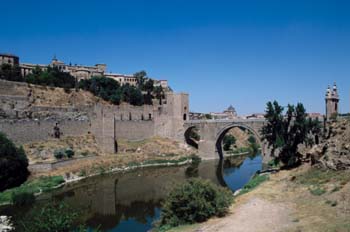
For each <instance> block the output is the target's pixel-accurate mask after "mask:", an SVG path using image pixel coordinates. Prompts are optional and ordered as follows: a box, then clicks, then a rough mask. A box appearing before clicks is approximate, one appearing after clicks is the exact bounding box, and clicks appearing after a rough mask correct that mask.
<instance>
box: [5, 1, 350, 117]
mask: <svg viewBox="0 0 350 232" xmlns="http://www.w3.org/2000/svg"><path fill="white" fill-rule="evenodd" d="M0 6H1V8H2V10H1V20H2V25H1V30H0V52H8V53H14V54H17V55H18V56H20V59H21V61H22V62H31V63H43V64H47V63H49V62H50V59H51V58H52V57H53V55H54V54H56V55H57V57H58V58H59V59H61V60H63V61H65V62H66V63H69V62H72V63H73V64H75V63H77V64H90V65H93V64H95V63H102V62H103V63H106V64H107V65H108V70H109V71H112V72H118V73H126V74H132V73H134V72H136V71H139V70H146V71H147V73H148V74H149V76H152V77H155V78H157V79H168V80H169V83H170V85H171V86H172V88H173V89H174V90H175V91H177V92H180V91H183V92H188V93H189V94H190V109H191V110H192V111H201V112H209V111H221V110H223V109H224V108H226V107H227V106H228V105H230V104H232V105H233V106H235V107H236V110H237V111H238V113H239V114H248V113H254V112H263V111H264V109H265V104H266V102H267V101H269V100H275V99H276V100H278V101H279V102H280V103H281V104H282V105H286V104H287V103H297V102H303V103H304V105H305V107H306V108H307V110H308V111H309V112H321V113H323V112H324V94H325V89H326V87H327V85H328V84H332V83H333V82H334V81H336V82H337V84H338V86H339V92H340V96H341V104H340V110H341V111H342V112H349V104H350V103H349V90H350V76H349V74H350V13H349V12H350V1H336V0H329V1H322V0H317V1H316V0H315V1H308V0H303V1H299V0H293V1H287V0H280V1H277V0H276V1H268V0H266V1H263V0H256V1H254V0H242V1H233V0H232V1H224V0H216V1H214V0H212V1H208V0H200V1H199V0H198V1H195V0H173V1H165V0H162V1H161V0H158V1H155V0H144V1H140V0H139V1H136V0H128V1H112V0H111V1H107V0H105V1H102V0H100V1H89V0H85V1H79V0H77V1H73V0H70V1H67V0H60V1H41V0H37V1H30V0H26V1H24V0H22V1H20V0H11V1H1V4H0Z"/></svg>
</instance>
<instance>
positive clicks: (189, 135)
mask: <svg viewBox="0 0 350 232" xmlns="http://www.w3.org/2000/svg"><path fill="white" fill-rule="evenodd" d="M193 132H195V133H197V134H198V132H199V128H198V127H197V126H190V127H188V128H187V129H186V130H185V133H184V136H185V142H186V143H187V144H188V145H190V146H192V147H194V148H196V149H198V147H199V145H198V143H199V140H200V134H198V136H199V137H198V138H193Z"/></svg>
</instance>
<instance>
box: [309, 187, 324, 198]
mask: <svg viewBox="0 0 350 232" xmlns="http://www.w3.org/2000/svg"><path fill="white" fill-rule="evenodd" d="M310 193H311V194H312V195H314V196H321V195H323V194H325V193H326V190H324V189H323V188H319V187H317V188H314V189H310Z"/></svg>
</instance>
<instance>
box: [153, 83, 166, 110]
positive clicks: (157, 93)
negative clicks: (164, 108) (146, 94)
mask: <svg viewBox="0 0 350 232" xmlns="http://www.w3.org/2000/svg"><path fill="white" fill-rule="evenodd" d="M153 92H154V95H155V97H156V99H158V100H159V104H160V105H161V104H162V99H163V98H164V91H163V88H162V86H156V87H155V88H154V90H153Z"/></svg>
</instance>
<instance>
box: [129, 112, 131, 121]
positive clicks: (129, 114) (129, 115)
mask: <svg viewBox="0 0 350 232" xmlns="http://www.w3.org/2000/svg"><path fill="white" fill-rule="evenodd" d="M129 120H130V121H131V120H132V117H131V113H130V112H129Z"/></svg>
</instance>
